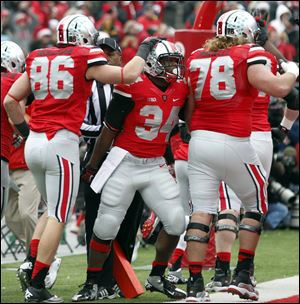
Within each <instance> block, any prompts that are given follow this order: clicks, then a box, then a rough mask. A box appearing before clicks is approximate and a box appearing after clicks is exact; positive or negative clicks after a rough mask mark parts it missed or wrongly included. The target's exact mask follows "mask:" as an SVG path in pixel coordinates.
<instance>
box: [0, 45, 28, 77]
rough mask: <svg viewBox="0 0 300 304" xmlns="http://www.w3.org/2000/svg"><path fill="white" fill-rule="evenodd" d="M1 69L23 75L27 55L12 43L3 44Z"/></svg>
mask: <svg viewBox="0 0 300 304" xmlns="http://www.w3.org/2000/svg"><path fill="white" fill-rule="evenodd" d="M1 67H3V68H5V69H6V70H7V71H8V72H11V73H23V72H24V70H25V55H24V53H23V51H22V49H21V48H20V47H19V46H18V45H17V44H16V43H14V42H12V41H2V42H1Z"/></svg>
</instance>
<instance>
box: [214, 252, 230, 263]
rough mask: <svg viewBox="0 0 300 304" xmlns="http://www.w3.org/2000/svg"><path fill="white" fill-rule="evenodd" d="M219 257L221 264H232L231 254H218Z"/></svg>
mask: <svg viewBox="0 0 300 304" xmlns="http://www.w3.org/2000/svg"><path fill="white" fill-rule="evenodd" d="M217 257H218V258H219V260H220V261H221V262H230V260H231V252H218V253H217Z"/></svg>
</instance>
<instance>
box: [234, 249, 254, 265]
mask: <svg viewBox="0 0 300 304" xmlns="http://www.w3.org/2000/svg"><path fill="white" fill-rule="evenodd" d="M254 255H255V252H254V251H252V250H247V249H242V248H241V249H240V251H239V256H238V261H239V262H242V261H244V260H247V259H252V258H253V257H254Z"/></svg>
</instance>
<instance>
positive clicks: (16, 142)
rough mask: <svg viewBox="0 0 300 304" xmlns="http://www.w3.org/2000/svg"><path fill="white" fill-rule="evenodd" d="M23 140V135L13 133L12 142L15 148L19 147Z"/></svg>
mask: <svg viewBox="0 0 300 304" xmlns="http://www.w3.org/2000/svg"><path fill="white" fill-rule="evenodd" d="M23 140H24V137H22V136H21V135H19V134H16V133H14V134H13V141H12V144H13V146H14V147H15V148H19V147H20V146H21V144H22V142H23Z"/></svg>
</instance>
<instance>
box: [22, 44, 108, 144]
mask: <svg viewBox="0 0 300 304" xmlns="http://www.w3.org/2000/svg"><path fill="white" fill-rule="evenodd" d="M106 63H107V60H106V56H105V55H104V53H103V51H102V50H101V49H100V48H96V47H93V46H68V47H65V48H57V47H52V48H47V49H39V50H35V51H33V52H31V53H30V54H29V56H28V57H27V59H26V71H27V73H28V76H29V78H30V84H31V90H32V92H33V94H34V98H35V100H34V102H33V108H32V116H31V120H30V124H29V126H30V129H31V130H33V131H35V132H46V134H47V137H48V138H49V139H51V138H52V137H53V136H54V135H55V133H56V132H57V131H58V130H61V129H67V130H69V131H71V132H73V133H76V134H78V135H80V127H81V124H82V122H83V119H84V116H85V112H86V100H87V98H88V97H89V96H90V94H91V87H92V83H93V80H89V81H88V80H86V78H85V74H86V71H87V69H88V68H89V67H90V66H92V65H95V64H106Z"/></svg>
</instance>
